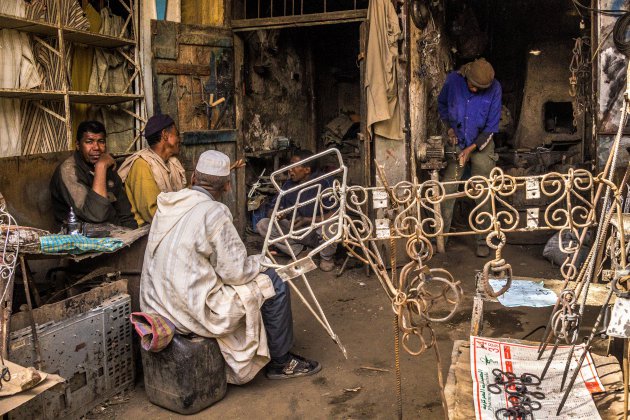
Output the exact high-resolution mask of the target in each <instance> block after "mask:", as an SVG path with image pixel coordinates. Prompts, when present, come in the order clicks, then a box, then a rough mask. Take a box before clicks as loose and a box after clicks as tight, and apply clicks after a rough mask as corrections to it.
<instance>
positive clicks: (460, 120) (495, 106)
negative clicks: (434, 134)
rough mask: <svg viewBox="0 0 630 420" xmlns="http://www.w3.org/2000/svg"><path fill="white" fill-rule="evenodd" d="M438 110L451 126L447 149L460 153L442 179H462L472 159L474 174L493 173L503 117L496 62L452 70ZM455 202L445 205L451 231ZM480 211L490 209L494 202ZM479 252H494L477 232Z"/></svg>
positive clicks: (449, 190) (482, 61) (451, 188)
mask: <svg viewBox="0 0 630 420" xmlns="http://www.w3.org/2000/svg"><path fill="white" fill-rule="evenodd" d="M438 112H439V114H440V119H441V120H442V121H443V122H444V124H446V126H447V127H448V131H447V133H448V139H449V141H448V142H447V145H446V151H452V152H456V153H457V159H456V160H451V161H449V163H448V166H447V167H446V169H445V171H444V175H443V179H442V181H443V182H449V181H459V180H460V179H461V177H462V175H463V173H464V169H465V167H466V165H467V164H468V162H469V161H470V165H471V174H472V176H475V175H481V176H488V175H490V171H492V168H494V167H495V165H496V161H497V155H496V154H495V153H494V140H493V134H494V133H497V132H498V131H499V119H500V118H501V85H500V84H499V82H498V81H497V80H496V79H495V78H494V69H493V68H492V65H490V63H488V62H487V61H486V60H485V59H483V58H480V59H477V60H475V61H473V62H471V63H468V64H465V65H463V66H462V67H461V69H460V70H459V71H457V72H451V73H450V74H449V75H448V76H447V77H446V82H445V83H444V86H443V87H442V91H441V92H440V95H439V96H438ZM456 188H457V187H456V186H455V185H452V186H449V187H446V193H447V194H451V193H454V192H456ZM479 203H480V202H478V204H479ZM454 205H455V200H447V201H445V202H444V203H443V205H442V218H443V219H444V232H448V231H449V230H450V227H451V219H452V218H453V206H454ZM479 211H481V212H486V211H488V212H489V211H490V204H489V203H486V205H484V206H483V207H481V208H480V209H479ZM480 227H482V228H486V227H487V226H486V225H482V226H480ZM476 253H477V256H478V257H487V256H488V255H489V254H490V249H489V248H488V246H487V245H486V243H485V238H484V236H483V235H477V252H476Z"/></svg>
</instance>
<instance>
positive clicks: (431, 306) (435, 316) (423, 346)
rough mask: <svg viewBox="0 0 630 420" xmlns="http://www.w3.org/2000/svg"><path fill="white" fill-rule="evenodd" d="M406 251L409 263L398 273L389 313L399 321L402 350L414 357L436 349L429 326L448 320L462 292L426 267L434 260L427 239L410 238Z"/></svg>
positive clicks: (436, 270) (439, 272)
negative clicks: (392, 312) (391, 312)
mask: <svg viewBox="0 0 630 420" xmlns="http://www.w3.org/2000/svg"><path fill="white" fill-rule="evenodd" d="M406 251H407V255H409V257H410V258H411V260H412V261H411V262H409V263H407V264H406V265H405V266H404V267H403V268H402V270H401V271H400V276H399V279H398V284H397V285H396V295H395V296H394V298H393V299H392V309H393V310H394V313H395V314H396V315H397V317H398V323H399V327H400V332H401V333H402V346H403V348H404V349H405V350H406V351H407V353H409V354H411V355H414V356H417V355H420V354H422V353H423V352H424V351H426V350H427V349H430V348H432V347H433V346H434V345H435V343H436V337H435V332H434V330H433V328H432V326H431V323H432V322H446V321H448V320H449V319H451V318H452V317H453V315H454V314H455V312H456V311H457V307H458V305H459V303H460V301H461V297H462V294H463V292H462V289H461V286H460V283H459V281H455V279H454V278H453V276H452V275H451V274H450V273H449V272H448V271H447V270H445V269H442V268H429V267H427V266H426V262H427V261H428V260H430V259H431V257H432V256H433V248H432V246H431V243H430V242H429V241H428V240H427V238H425V237H424V236H422V235H420V234H418V235H416V236H414V237H411V238H409V239H408V241H407V244H406Z"/></svg>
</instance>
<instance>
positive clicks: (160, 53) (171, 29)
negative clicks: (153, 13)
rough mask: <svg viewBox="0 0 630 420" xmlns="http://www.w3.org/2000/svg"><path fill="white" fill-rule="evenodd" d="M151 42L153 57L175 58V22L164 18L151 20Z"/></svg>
mask: <svg viewBox="0 0 630 420" xmlns="http://www.w3.org/2000/svg"><path fill="white" fill-rule="evenodd" d="M151 34H152V35H153V40H152V42H151V45H152V49H153V57H154V58H166V59H170V60H177V52H178V51H177V50H178V48H177V23H176V22H169V21H166V20H152V21H151Z"/></svg>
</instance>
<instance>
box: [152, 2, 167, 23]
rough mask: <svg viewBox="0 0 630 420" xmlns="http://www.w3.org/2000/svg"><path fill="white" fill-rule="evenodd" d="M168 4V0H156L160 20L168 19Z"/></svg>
mask: <svg viewBox="0 0 630 420" xmlns="http://www.w3.org/2000/svg"><path fill="white" fill-rule="evenodd" d="M167 4H168V0H155V9H156V11H157V18H158V20H165V19H166V6H167Z"/></svg>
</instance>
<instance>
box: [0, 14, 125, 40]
mask: <svg viewBox="0 0 630 420" xmlns="http://www.w3.org/2000/svg"><path fill="white" fill-rule="evenodd" d="M0 28H2V29H15V30H17V31H22V32H30V33H32V34H37V35H43V36H57V35H58V33H57V27H56V26H55V25H52V24H50V23H48V22H44V21H35V20H29V19H23V18H18V17H15V16H9V15H4V14H2V13H0ZM62 32H63V37H64V39H67V40H68V41H71V42H76V43H79V44H85V45H91V46H94V47H101V48H117V47H124V46H126V45H135V41H134V40H133V39H127V38H119V37H115V36H109V35H101V34H96V33H93V32H89V31H83V30H81V29H76V28H69V27H64V28H63V31H62Z"/></svg>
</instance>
